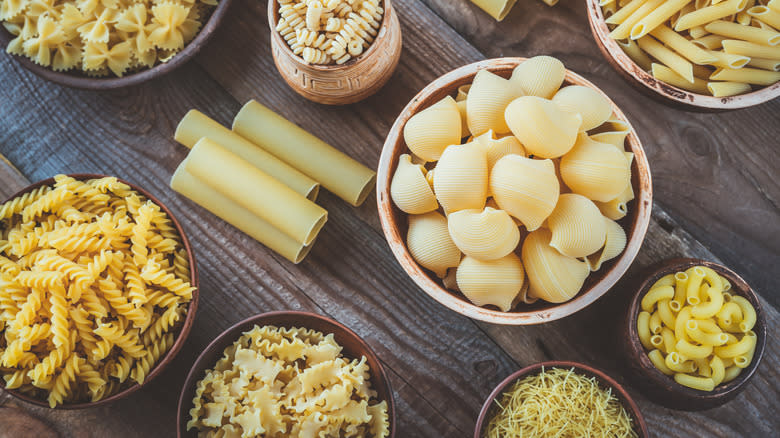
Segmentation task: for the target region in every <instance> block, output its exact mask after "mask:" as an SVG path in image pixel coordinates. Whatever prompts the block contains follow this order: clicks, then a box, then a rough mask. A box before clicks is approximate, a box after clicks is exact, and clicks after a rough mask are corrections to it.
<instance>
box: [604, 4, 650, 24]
mask: <svg viewBox="0 0 780 438" xmlns="http://www.w3.org/2000/svg"><path fill="white" fill-rule="evenodd" d="M645 3H647V0H631V2H630V3H628V4H626V5H625V6H622V5H621V7H620V9H619V10H618V11H617V12H615V14H614V15H611V16H609V17H607V19H606V20H604V21H606V23H607V24H621V23H622V22H623V21H625V20H626V19H627V18H628V17H629V16H630V15H631V14H633V13H634V12H636V10H637V9H639V8H640V7H641V6H642V5H643V4H645Z"/></svg>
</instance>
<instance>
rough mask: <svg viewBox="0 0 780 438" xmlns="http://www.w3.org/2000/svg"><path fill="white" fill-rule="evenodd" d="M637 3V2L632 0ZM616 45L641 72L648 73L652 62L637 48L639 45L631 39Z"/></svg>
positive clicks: (619, 41)
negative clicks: (640, 68)
mask: <svg viewBox="0 0 780 438" xmlns="http://www.w3.org/2000/svg"><path fill="white" fill-rule="evenodd" d="M634 1H638V0H634ZM617 43H618V45H619V46H620V47H622V48H623V51H624V52H626V54H627V55H628V57H629V58H631V60H633V61H634V62H635V63H636V64H637V65H639V66H640V67H642V70H645V71H649V70H650V68H651V64H652V62H653V61H652V60H651V59H650V57H649V56H647V54H646V53H645V52H644V50H642V49H640V48H639V45H638V44H637V43H636V41H634V40H632V39H628V40H618V42H617Z"/></svg>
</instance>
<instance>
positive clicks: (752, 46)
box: [723, 33, 780, 59]
mask: <svg viewBox="0 0 780 438" xmlns="http://www.w3.org/2000/svg"><path fill="white" fill-rule="evenodd" d="M777 35H778V37H780V33H778V34H777ZM778 41H780V38H778ZM723 51H725V52H726V53H730V54H732V55H741V56H747V57H756V58H769V59H780V47H770V46H767V45H764V44H756V43H751V42H748V41H739V40H723Z"/></svg>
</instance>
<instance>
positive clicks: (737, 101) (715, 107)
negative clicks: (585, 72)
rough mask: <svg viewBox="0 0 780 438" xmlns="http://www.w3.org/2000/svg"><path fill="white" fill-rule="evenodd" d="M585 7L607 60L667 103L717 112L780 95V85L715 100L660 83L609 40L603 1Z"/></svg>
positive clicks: (638, 86) (593, 0) (591, 0)
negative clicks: (600, 4)
mask: <svg viewBox="0 0 780 438" xmlns="http://www.w3.org/2000/svg"><path fill="white" fill-rule="evenodd" d="M585 4H586V5H587V8H588V21H589V22H590V30H591V32H592V33H593V38H594V39H595V40H596V45H598V46H599V49H601V53H602V55H604V58H606V60H607V61H609V63H610V64H611V65H612V68H614V69H615V71H617V72H618V73H619V74H620V75H621V76H623V78H624V79H625V80H626V81H627V82H628V83H629V84H631V85H632V86H633V87H634V88H636V89H637V90H639V91H640V92H642V93H644V94H645V95H647V96H649V97H651V98H653V99H655V100H657V101H659V102H661V103H663V104H666V105H669V106H673V107H676V108H680V109H684V110H692V111H702V112H715V111H728V110H735V109H740V108H747V107H750V106H754V105H760V104H762V103H764V102H769V101H770V100H772V99H775V98H777V97H778V96H780V82H777V83H775V84H773V85H770V86H767V87H764V88H761V89H759V90H756V91H753V92H751V93H746V94H740V95H737V96H729V97H714V96H709V95H706V94H697V93H693V92H691V91H687V90H683V89H681V88H677V87H675V86H673V85H670V84H667V83H665V82H662V81H659V80H658V79H656V78H654V77H653V75H651V74H650V73H647V72H646V71H644V70H642V67H640V66H639V65H637V64H636V63H635V62H634V61H633V60H631V58H630V57H629V56H628V55H627V54H626V53H625V52H624V51H623V49H622V48H621V47H620V45H618V43H617V41H615V40H613V39H612V38H610V37H609V32H610V30H609V28H608V27H607V23H606V22H605V21H604V20H605V18H604V14H603V12H602V10H601V6H599V0H587V1H586V2H585Z"/></svg>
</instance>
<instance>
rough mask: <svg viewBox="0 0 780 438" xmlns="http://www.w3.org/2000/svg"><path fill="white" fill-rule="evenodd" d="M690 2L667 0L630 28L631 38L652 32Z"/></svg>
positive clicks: (687, 0) (688, 0)
mask: <svg viewBox="0 0 780 438" xmlns="http://www.w3.org/2000/svg"><path fill="white" fill-rule="evenodd" d="M690 2H691V0H667V1H666V2H664V3H663V4H662V5H661V6H659V7H657V8H655V9H654V10H653V11H652V12H650V13H649V14H647V15H646V16H644V17H643V18H642V19H641V20H639V21H638V22H637V23H636V24H635V25H634V27H632V28H631V32H630V36H631V39H632V40H636V39H639V38H642V37H643V36H645V35H647V34H648V33H650V32H652V31H653V30H655V29H656V28H658V26H660V25H662V24H663V23H664V22H666V20H668V19H669V18H671V16H672V15H674V14H676V13H677V12H679V11H680V10H681V9H682V8H683V7H684V6H686V5H687V4H689V3H690Z"/></svg>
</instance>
